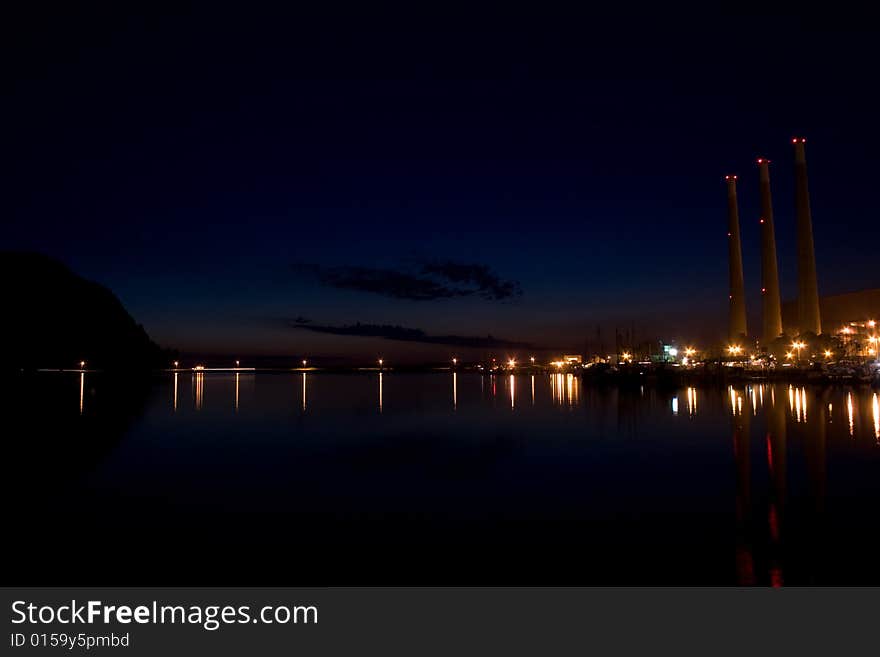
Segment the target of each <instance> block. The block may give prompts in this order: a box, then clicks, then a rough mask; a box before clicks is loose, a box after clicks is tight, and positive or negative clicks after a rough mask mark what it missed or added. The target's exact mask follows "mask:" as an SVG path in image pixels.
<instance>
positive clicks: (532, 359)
mask: <svg viewBox="0 0 880 657" xmlns="http://www.w3.org/2000/svg"><path fill="white" fill-rule="evenodd" d="M529 360H530V361H532V365H534V364H535V357H534V356H532V357H531V358H529Z"/></svg>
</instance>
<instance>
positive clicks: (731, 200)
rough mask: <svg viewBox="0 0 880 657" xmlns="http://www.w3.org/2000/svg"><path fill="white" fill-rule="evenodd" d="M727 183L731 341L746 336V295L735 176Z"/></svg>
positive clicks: (729, 331)
mask: <svg viewBox="0 0 880 657" xmlns="http://www.w3.org/2000/svg"><path fill="white" fill-rule="evenodd" d="M724 179H725V180H726V181H727V238H728V239H727V243H728V257H729V259H728V261H729V263H730V326H729V329H728V333H729V337H730V339H731V340H734V339H736V338H738V337H739V336H741V335H748V331H747V330H746V293H745V284H744V283H743V263H742V239H741V237H740V232H739V206H738V204H737V200H736V176H725V177H724Z"/></svg>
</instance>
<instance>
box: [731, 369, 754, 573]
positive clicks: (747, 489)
mask: <svg viewBox="0 0 880 657" xmlns="http://www.w3.org/2000/svg"><path fill="white" fill-rule="evenodd" d="M728 396H729V399H730V414H731V420H730V421H731V431H732V439H733V458H734V463H735V465H736V495H735V497H736V530H737V531H736V536H737V543H736V574H737V583H738V584H740V585H742V586H751V585H753V584H755V583H756V580H755V563H754V555H753V548H752V543H751V536H752V533H753V528H752V514H751V510H752V502H751V489H752V487H751V476H752V473H751V469H752V463H751V441H750V434H749V416H748V415H743V413H742V394H741V393H740V392H739V391H738V390H736V389H735V388H734V387H733V386H729V387H728Z"/></svg>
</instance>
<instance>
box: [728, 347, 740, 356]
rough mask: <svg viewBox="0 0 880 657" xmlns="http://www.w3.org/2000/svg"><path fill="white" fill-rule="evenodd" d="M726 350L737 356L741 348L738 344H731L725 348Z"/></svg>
mask: <svg viewBox="0 0 880 657" xmlns="http://www.w3.org/2000/svg"><path fill="white" fill-rule="evenodd" d="M727 351H728V353H730V355H732V356H739V355H740V354H741V353H742V351H743V348H742V347H740V346H739V345H738V344H732V345H730V346H729V347H728V348H727Z"/></svg>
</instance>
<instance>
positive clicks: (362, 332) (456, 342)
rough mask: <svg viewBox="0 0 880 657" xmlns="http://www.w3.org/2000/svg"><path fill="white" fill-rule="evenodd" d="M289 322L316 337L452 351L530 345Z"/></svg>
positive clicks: (375, 326) (413, 331)
mask: <svg viewBox="0 0 880 657" xmlns="http://www.w3.org/2000/svg"><path fill="white" fill-rule="evenodd" d="M300 320H301V318H297V321H295V322H291V323H290V325H291V326H293V327H294V328H298V329H305V330H306V331H313V332H315V333H328V334H330V335H347V336H355V337H364V338H383V339H385V340H395V341H398V342H420V343H423V344H441V345H450V346H455V347H472V348H478V349H498V348H502V347H504V348H510V349H528V348H531V347H532V345H530V344H528V343H526V342H514V341H512V340H504V339H501V338H495V337H493V336H491V335H487V336H486V337H479V336H466V335H428V334H427V333H425V331H423V330H422V329H416V328H407V327H404V326H396V325H391V324H361V323H360V322H358V323H356V324H349V325H344V326H329V325H321V324H313V323H311V322H308V321H305V322H304V321H300Z"/></svg>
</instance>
